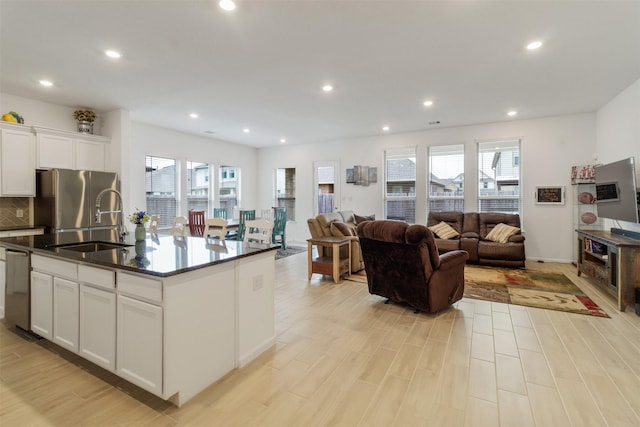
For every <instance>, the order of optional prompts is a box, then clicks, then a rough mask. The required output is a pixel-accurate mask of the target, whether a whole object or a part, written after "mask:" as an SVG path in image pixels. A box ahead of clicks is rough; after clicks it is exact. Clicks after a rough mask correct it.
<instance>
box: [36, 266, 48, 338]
mask: <svg viewBox="0 0 640 427" xmlns="http://www.w3.org/2000/svg"><path fill="white" fill-rule="evenodd" d="M31 330H32V331H33V332H35V333H36V334H38V335H40V336H41V337H43V338H46V339H48V340H53V277H52V276H50V275H49V274H44V273H40V272H37V271H32V272H31Z"/></svg>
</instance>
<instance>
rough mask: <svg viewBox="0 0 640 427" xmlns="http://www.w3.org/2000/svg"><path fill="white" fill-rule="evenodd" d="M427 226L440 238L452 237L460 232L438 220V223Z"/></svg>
mask: <svg viewBox="0 0 640 427" xmlns="http://www.w3.org/2000/svg"><path fill="white" fill-rule="evenodd" d="M428 228H429V230H431V231H432V232H433V233H434V234H435V235H436V236H438V237H439V238H441V239H454V238H456V237H458V236H460V233H458V232H457V231H456V230H454V229H453V227H451V226H450V225H449V224H447V223H446V222H444V221H440V222H439V223H438V224H436V225H432V226H431V227H428Z"/></svg>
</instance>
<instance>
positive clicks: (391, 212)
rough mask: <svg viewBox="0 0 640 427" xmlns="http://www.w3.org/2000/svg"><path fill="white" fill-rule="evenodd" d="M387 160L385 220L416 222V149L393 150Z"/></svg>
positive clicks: (389, 152)
mask: <svg viewBox="0 0 640 427" xmlns="http://www.w3.org/2000/svg"><path fill="white" fill-rule="evenodd" d="M384 158H385V179H386V186H385V188H386V190H385V203H384V207H385V218H387V219H397V220H402V221H406V222H410V223H414V222H415V221H416V149H415V148H405V149H393V150H387V151H385V153H384Z"/></svg>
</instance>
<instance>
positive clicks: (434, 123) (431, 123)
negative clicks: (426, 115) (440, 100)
mask: <svg viewBox="0 0 640 427" xmlns="http://www.w3.org/2000/svg"><path fill="white" fill-rule="evenodd" d="M429 124H430V125H439V124H440V120H436V121H435V122H429Z"/></svg>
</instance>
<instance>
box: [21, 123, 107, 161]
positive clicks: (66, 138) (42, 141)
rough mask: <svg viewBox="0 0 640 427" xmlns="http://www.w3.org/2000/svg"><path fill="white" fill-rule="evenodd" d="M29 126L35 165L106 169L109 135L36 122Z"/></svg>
mask: <svg viewBox="0 0 640 427" xmlns="http://www.w3.org/2000/svg"><path fill="white" fill-rule="evenodd" d="M33 130H34V131H35V133H36V136H37V166H38V168H39V169H51V168H63V169H78V170H95V171H106V170H108V168H109V165H108V160H107V159H108V157H107V152H108V150H107V146H108V144H109V143H110V139H109V138H107V137H104V136H99V135H87V134H80V133H77V132H69V131H64V130H58V129H49V128H43V127H37V126H34V127H33Z"/></svg>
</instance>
